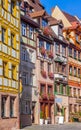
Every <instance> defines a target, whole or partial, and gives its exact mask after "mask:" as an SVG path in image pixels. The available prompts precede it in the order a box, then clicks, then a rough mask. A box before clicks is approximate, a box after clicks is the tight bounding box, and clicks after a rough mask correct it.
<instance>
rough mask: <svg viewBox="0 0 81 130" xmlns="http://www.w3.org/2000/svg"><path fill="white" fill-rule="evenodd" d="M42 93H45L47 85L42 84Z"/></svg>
mask: <svg viewBox="0 0 81 130" xmlns="http://www.w3.org/2000/svg"><path fill="white" fill-rule="evenodd" d="M40 92H41V94H43V93H45V85H44V84H41V86H40Z"/></svg>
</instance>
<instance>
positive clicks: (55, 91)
mask: <svg viewBox="0 0 81 130" xmlns="http://www.w3.org/2000/svg"><path fill="white" fill-rule="evenodd" d="M56 87H57V84H56V83H54V93H57V88H56Z"/></svg>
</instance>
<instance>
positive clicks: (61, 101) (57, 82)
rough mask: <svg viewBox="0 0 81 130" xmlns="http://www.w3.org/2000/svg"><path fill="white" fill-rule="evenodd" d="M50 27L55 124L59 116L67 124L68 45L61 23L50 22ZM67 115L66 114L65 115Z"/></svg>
mask: <svg viewBox="0 0 81 130" xmlns="http://www.w3.org/2000/svg"><path fill="white" fill-rule="evenodd" d="M50 26H51V28H52V29H53V31H54V32H55V34H56V37H55V38H54V46H53V48H54V94H55V102H54V105H55V111H54V116H55V123H58V118H59V117H60V116H63V117H64V122H68V116H69V115H68V114H69V113H68V111H69V106H68V95H69V86H68V70H67V68H68V43H67V41H66V40H65V39H64V36H63V34H62V29H63V23H62V21H57V20H52V21H50ZM66 113H67V114H66Z"/></svg>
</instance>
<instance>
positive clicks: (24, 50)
mask: <svg viewBox="0 0 81 130" xmlns="http://www.w3.org/2000/svg"><path fill="white" fill-rule="evenodd" d="M27 56H28V55H27V50H26V49H25V48H22V60H23V61H27V60H28V57H27Z"/></svg>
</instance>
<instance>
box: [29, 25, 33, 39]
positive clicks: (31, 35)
mask: <svg viewBox="0 0 81 130" xmlns="http://www.w3.org/2000/svg"><path fill="white" fill-rule="evenodd" d="M29 38H31V39H33V38H34V29H33V28H32V27H30V26H29Z"/></svg>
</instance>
